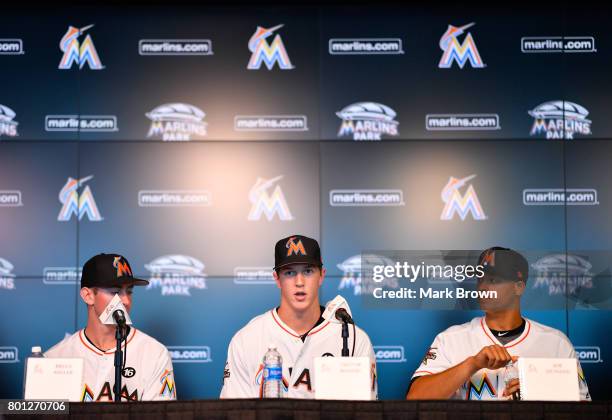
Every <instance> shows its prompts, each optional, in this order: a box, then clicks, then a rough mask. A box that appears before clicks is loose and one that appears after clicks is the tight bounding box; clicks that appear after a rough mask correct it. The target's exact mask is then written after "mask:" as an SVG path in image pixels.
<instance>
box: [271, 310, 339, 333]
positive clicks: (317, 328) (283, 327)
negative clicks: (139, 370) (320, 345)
mask: <svg viewBox="0 0 612 420" xmlns="http://www.w3.org/2000/svg"><path fill="white" fill-rule="evenodd" d="M270 315H272V319H274V321H275V323H276V325H277V326H278V327H279V328H280V329H281V330H283V331H284V332H285V333H287V334H289V335H290V336H292V337H295V338H299V339H301V338H302V336H301V335H299V334H298V333H296V332H295V331H294V330H293V329H292V328H291V327H290V326H289V325H287V324H285V323H284V322H283V320H282V319H281V318H280V316H278V313H277V312H276V308H274V309H272V310H270ZM328 325H329V321H325V322H323V323H322V324H319V325H315V326H314V327H313V328H312V329H311V330H310V331H308V332H307V333H306V334H305V335H306V336H307V337H308V336H311V335H313V334H316V333H318V332H319V331H321V330H322V329H323V328H325V327H327V326H328Z"/></svg>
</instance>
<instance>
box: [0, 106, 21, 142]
mask: <svg viewBox="0 0 612 420" xmlns="http://www.w3.org/2000/svg"><path fill="white" fill-rule="evenodd" d="M16 115H17V114H15V111H13V110H12V109H11V108H9V107H8V106H6V105H0V138H2V137H17V136H18V135H19V134H18V133H17V125H19V123H18V122H17V121H15V116H16Z"/></svg>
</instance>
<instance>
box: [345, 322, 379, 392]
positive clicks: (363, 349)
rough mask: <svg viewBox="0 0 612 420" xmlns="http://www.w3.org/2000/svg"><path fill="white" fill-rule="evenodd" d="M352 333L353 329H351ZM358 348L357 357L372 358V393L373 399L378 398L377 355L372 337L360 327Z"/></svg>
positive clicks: (357, 337) (357, 336)
mask: <svg viewBox="0 0 612 420" xmlns="http://www.w3.org/2000/svg"><path fill="white" fill-rule="evenodd" d="M351 333H352V331H351ZM356 339H357V342H356V350H355V357H369V358H370V369H371V379H372V388H371V393H372V394H371V395H372V400H377V399H378V381H377V375H376V355H375V354H374V348H373V347H372V342H371V341H370V337H368V335H367V334H366V333H365V331H363V330H361V329H359V330H357V335H356Z"/></svg>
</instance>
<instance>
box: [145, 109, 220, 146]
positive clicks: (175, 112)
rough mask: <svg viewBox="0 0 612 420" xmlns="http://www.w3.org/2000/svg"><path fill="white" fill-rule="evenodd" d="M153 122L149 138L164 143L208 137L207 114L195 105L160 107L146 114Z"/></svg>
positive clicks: (148, 134)
mask: <svg viewBox="0 0 612 420" xmlns="http://www.w3.org/2000/svg"><path fill="white" fill-rule="evenodd" d="M145 115H146V116H147V118H149V119H150V120H151V128H149V132H148V133H147V137H149V138H151V137H153V138H158V139H162V140H163V141H189V140H191V139H192V137H196V138H201V137H206V134H207V126H208V123H207V122H205V121H204V117H205V116H206V113H205V112H204V111H202V110H201V109H200V108H197V107H195V106H193V105H189V104H182V103H171V104H164V105H160V106H158V107H157V108H155V109H153V110H152V111H151V112H147V113H146V114H145Z"/></svg>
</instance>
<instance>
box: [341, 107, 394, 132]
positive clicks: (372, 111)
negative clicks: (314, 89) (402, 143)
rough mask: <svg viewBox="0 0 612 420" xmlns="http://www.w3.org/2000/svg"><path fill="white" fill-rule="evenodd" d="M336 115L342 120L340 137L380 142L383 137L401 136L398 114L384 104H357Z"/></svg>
mask: <svg viewBox="0 0 612 420" xmlns="http://www.w3.org/2000/svg"><path fill="white" fill-rule="evenodd" d="M336 115H337V116H338V118H340V119H341V120H342V125H340V130H339V131H338V137H352V138H353V140H374V141H378V140H381V139H382V136H383V135H387V136H397V135H399V132H398V130H397V126H398V125H399V123H398V122H397V121H396V120H395V117H396V116H397V114H396V112H395V111H394V110H392V109H391V108H389V107H388V106H386V105H383V104H379V103H376V102H357V103H354V104H352V105H349V106H347V107H346V108H344V109H342V110H341V111H338V112H336Z"/></svg>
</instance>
